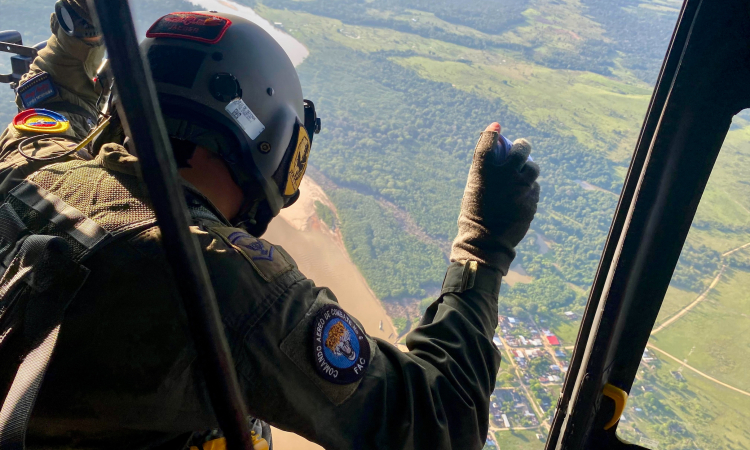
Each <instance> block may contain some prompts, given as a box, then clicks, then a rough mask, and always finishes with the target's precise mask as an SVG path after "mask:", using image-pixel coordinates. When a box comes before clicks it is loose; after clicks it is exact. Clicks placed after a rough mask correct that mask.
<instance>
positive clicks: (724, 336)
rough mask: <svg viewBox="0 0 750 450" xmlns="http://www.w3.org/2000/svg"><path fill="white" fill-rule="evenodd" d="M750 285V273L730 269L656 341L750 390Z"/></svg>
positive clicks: (674, 354) (667, 349)
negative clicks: (749, 306) (706, 294)
mask: <svg viewBox="0 0 750 450" xmlns="http://www.w3.org/2000/svg"><path fill="white" fill-rule="evenodd" d="M749 288H750V273H748V272H741V271H727V272H726V274H725V277H724V278H722V281H721V282H720V283H719V284H718V285H717V286H716V288H715V289H714V290H713V291H711V293H710V294H709V295H708V297H707V298H706V300H705V301H703V302H702V303H700V304H699V305H697V306H696V307H695V308H694V309H693V310H691V311H690V312H689V313H687V314H686V315H685V316H683V317H681V318H680V319H679V320H678V321H677V322H675V323H674V324H672V325H670V326H669V327H668V328H665V329H664V330H663V331H661V332H660V333H659V334H658V335H655V336H654V337H653V338H652V342H653V343H654V345H656V346H657V347H659V348H661V349H663V350H664V351H666V352H668V353H670V354H672V355H673V356H675V357H677V358H680V359H683V358H688V363H689V364H690V365H691V366H693V367H695V368H697V369H699V370H701V371H703V372H705V373H707V374H709V375H711V376H713V377H715V378H717V379H719V380H721V381H723V382H725V383H728V384H730V385H732V386H736V387H738V388H740V389H744V390H750V375H749V374H750V358H748V355H750V311H748V308H747V303H748V294H747V292H748V289H749ZM691 350H692V354H690V352H691ZM688 354H690V355H689V356H688ZM747 412H748V414H750V401H748V404H747Z"/></svg>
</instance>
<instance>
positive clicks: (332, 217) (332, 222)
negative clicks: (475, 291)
mask: <svg viewBox="0 0 750 450" xmlns="http://www.w3.org/2000/svg"><path fill="white" fill-rule="evenodd" d="M314 205H315V213H316V214H317V215H318V218H320V220H321V221H322V222H323V223H324V224H326V225H327V226H328V228H330V229H331V230H335V229H336V214H334V212H333V211H331V208H329V207H328V206H326V205H324V204H323V203H321V202H319V201H318V200H315V204H314Z"/></svg>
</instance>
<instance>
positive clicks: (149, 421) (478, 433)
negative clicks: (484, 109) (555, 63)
mask: <svg viewBox="0 0 750 450" xmlns="http://www.w3.org/2000/svg"><path fill="white" fill-rule="evenodd" d="M65 1H66V2H67V3H66V4H65V5H64V6H65V7H66V8H68V7H71V5H73V6H75V8H72V9H70V8H68V11H70V10H72V11H75V12H77V13H78V16H79V17H80V18H85V17H86V9H85V3H83V2H80V1H76V0H65ZM89 20H90V19H89ZM84 21H85V20H84ZM68 28H69V27H68ZM68 28H65V29H64V27H61V26H60V23H59V20H58V19H56V18H54V17H53V26H52V29H53V32H54V36H53V37H52V38H50V40H49V42H48V46H47V49H45V50H43V51H41V52H40V54H39V56H38V57H37V59H36V61H35V62H34V65H33V67H32V72H31V73H30V74H29V76H28V77H27V78H25V80H24V81H27V82H28V81H29V80H35V79H36V80H38V79H37V78H35V77H39V76H40V74H47V75H46V76H44V75H42V77H44V80H42V81H37V83H39V84H43V86H42V87H43V89H40V90H39V93H40V96H38V97H34V96H29V98H31V101H32V103H33V104H26V103H23V98H22V99H21V103H22V105H21V106H22V109H24V111H22V112H20V113H19V115H18V116H16V119H15V120H14V122H13V123H12V124H11V125H10V126H9V127H8V129H7V130H6V131H5V132H4V133H3V135H2V137H1V138H0V151H2V153H1V154H0V155H1V156H2V165H0V187H1V188H2V189H1V190H0V194H2V199H3V200H4V201H5V203H3V204H2V205H0V217H2V218H3V219H2V220H4V221H7V223H13V224H16V226H15V227H5V228H13V229H14V230H23V231H22V232H18V231H16V237H15V238H16V239H19V240H20V239H24V238H27V239H30V237H29V236H31V237H34V236H36V235H41V234H44V233H47V234H54V235H55V236H56V237H57V238H59V240H64V241H65V242H66V243H67V244H68V246H69V247H70V249H71V250H70V252H71V254H74V255H77V256H76V258H77V259H75V264H76V265H75V267H76V269H75V270H77V271H79V272H81V271H82V272H85V274H86V276H85V277H83V278H85V281H84V282H82V283H81V284H80V286H78V288H77V290H76V292H75V293H74V297H73V298H72V300H70V302H69V304H68V305H67V309H66V310H65V314H64V321H63V322H62V326H61V327H60V332H59V338H58V341H57V346H56V348H55V351H54V356H53V357H52V359H51V362H50V363H49V368H48V369H47V372H46V375H45V378H44V383H43V384H42V385H41V390H40V392H39V395H38V398H37V401H36V406H35V407H34V410H33V415H32V417H31V420H30V423H29V425H28V433H27V439H26V443H27V446H28V447H29V448H32V449H33V448H91V449H93V448H108V449H118V448H122V449H135V448H176V449H179V448H183V447H184V446H185V445H187V444H186V443H187V442H188V439H189V438H190V436H191V435H192V434H193V432H196V431H201V430H206V429H211V428H213V427H215V426H216V424H215V418H214V415H213V411H212V409H211V406H210V404H209V401H208V397H207V393H206V389H205V383H204V381H203V378H202V375H201V372H200V370H198V368H197V364H196V363H195V352H194V350H193V347H192V344H191V337H190V333H189V330H188V328H187V325H186V320H185V313H184V311H183V310H182V305H181V302H180V300H179V298H178V297H177V290H176V287H175V286H176V283H179V282H180V280H175V279H173V278H172V276H171V274H170V267H169V264H168V263H167V262H166V259H165V257H164V255H163V252H162V250H161V235H160V231H159V229H158V227H157V226H156V223H155V218H154V215H153V211H152V209H151V206H150V200H149V197H148V195H147V194H146V190H145V187H144V186H143V183H142V181H141V179H140V178H139V168H138V159H137V157H136V156H134V154H132V152H129V151H128V150H127V149H126V146H123V145H120V144H121V143H122V142H111V143H106V144H104V145H102V146H100V147H98V148H92V147H91V146H90V145H89V146H87V147H85V148H80V149H78V150H75V151H74V152H71V150H72V149H76V148H77V147H78V144H79V143H80V142H81V141H82V140H84V139H85V138H86V137H87V136H88V135H89V134H90V133H91V127H90V126H88V127H87V126H85V121H86V119H85V114H83V111H80V110H77V109H76V111H74V110H73V109H75V108H72V109H71V108H67V109H65V105H61V103H65V102H68V103H71V104H74V105H77V106H79V107H81V108H83V109H86V110H87V111H88V112H89V113H91V114H94V113H96V98H98V94H97V91H96V90H95V89H97V88H96V86H95V84H94V83H93V82H91V81H90V80H91V78H92V75H93V72H92V71H93V68H94V67H96V66H97V65H98V62H99V61H98V58H99V57H100V55H101V47H100V46H98V44H96V43H95V42H91V41H89V42H86V41H84V40H83V39H84V38H81V37H76V36H69V35H68V34H67V33H66V30H67V31H69V30H68ZM147 36H148V37H147V39H146V40H145V41H144V42H143V44H142V51H143V52H144V54H145V55H146V56H147V57H148V59H149V62H150V66H151V71H152V73H153V76H154V80H155V82H156V86H157V91H158V93H159V98H160V103H161V107H162V111H163V113H164V116H165V123H166V126H167V129H168V132H169V135H170V138H171V140H172V144H173V148H174V150H175V158H176V160H177V163H178V166H179V170H180V174H181V175H182V178H183V179H184V180H185V183H184V184H185V195H186V199H187V203H188V205H189V208H190V211H191V215H192V220H193V223H192V226H191V231H192V233H193V234H194V235H195V236H196V237H197V239H198V241H199V243H200V246H201V248H202V250H203V255H204V258H205V260H206V264H207V267H208V270H209V273H210V276H211V280H212V282H213V286H214V289H215V291H216V296H217V299H218V302H219V307H220V310H221V314H222V317H223V323H224V327H225V332H226V335H227V339H228V341H229V344H230V347H231V350H232V354H233V357H234V360H235V363H236V369H237V373H238V376H239V380H240V383H241V386H242V388H243V392H244V395H245V397H246V400H247V403H248V406H249V410H250V413H251V414H252V415H253V416H255V417H258V418H261V419H263V420H264V421H266V422H268V423H270V424H273V425H274V426H277V427H279V428H281V429H285V430H289V431H292V432H295V433H297V434H300V435H302V436H304V437H306V438H307V439H309V440H311V441H314V442H316V443H318V444H320V445H322V446H323V447H325V448H327V449H332V450H337V449H342V450H343V449H383V448H399V449H430V450H434V449H450V448H453V449H479V448H482V446H483V445H484V442H485V439H486V436H487V430H488V419H489V417H488V415H489V398H490V395H491V393H492V391H493V390H494V387H495V375H496V373H497V371H498V368H499V364H500V353H499V351H498V350H497V348H496V347H495V346H494V345H493V343H492V337H493V335H494V332H495V328H496V326H497V299H498V294H499V288H500V280H501V278H502V277H503V276H504V275H505V274H506V273H507V271H508V269H509V266H510V264H511V261H512V260H513V258H514V256H515V251H514V247H515V246H516V245H517V244H518V242H520V240H521V239H522V238H523V237H524V235H525V233H526V231H527V230H528V228H529V225H530V223H531V220H532V219H533V216H534V214H535V211H536V205H537V202H538V198H539V185H538V184H537V183H536V181H535V180H536V178H537V176H538V173H539V172H538V170H539V169H538V167H537V166H536V165H535V164H534V163H532V162H529V161H527V157H528V155H529V152H530V145H529V144H528V143H527V142H526V141H524V140H520V141H517V142H516V143H515V144H514V145H513V147H512V149H511V150H510V153H509V155H508V156H507V158H506V159H505V160H504V161H503V162H498V161H497V160H496V155H495V153H494V149H495V148H496V147H497V140H498V136H499V133H500V126H499V125H498V124H497V123H494V124H492V125H490V126H489V127H488V128H487V129H486V130H485V131H484V132H482V133H481V135H480V138H479V142H478V143H477V146H476V148H475V150H474V158H473V163H472V165H471V168H470V171H469V177H468V181H467V184H466V189H465V191H464V196H463V201H462V204H461V209H460V215H459V220H458V236H457V237H456V240H455V241H454V243H453V249H452V253H451V263H450V265H449V266H448V268H447V271H446V275H445V280H444V283H443V287H442V291H441V293H440V295H439V297H438V298H437V299H436V300H435V302H434V303H433V304H432V305H431V306H430V307H429V308H428V309H427V312H426V313H425V316H424V317H423V318H422V320H421V322H420V325H419V327H417V328H416V329H415V330H413V331H412V332H411V333H410V334H409V335H408V337H407V339H406V345H407V347H408V348H409V351H408V352H402V351H400V350H399V349H397V348H396V347H395V346H393V345H391V344H390V343H388V342H385V341H383V340H380V339H375V338H372V337H370V336H368V335H367V333H366V332H365V331H364V329H363V328H362V326H361V325H360V323H359V322H358V321H357V320H356V318H354V317H352V316H351V315H349V314H348V313H347V312H346V311H345V310H343V309H342V308H341V307H340V306H339V305H338V303H337V300H336V297H335V296H334V293H333V292H331V291H330V290H329V289H327V288H324V287H317V286H316V285H315V284H314V283H313V281H312V280H309V279H307V278H305V276H304V275H303V274H302V273H300V272H299V270H298V269H297V266H296V265H295V263H294V261H293V260H292V258H291V257H290V256H289V254H287V253H286V252H285V251H284V249H282V248H281V247H279V246H276V245H273V244H271V243H269V242H267V241H265V240H262V239H259V237H260V235H262V234H263V232H264V231H265V228H266V226H267V225H268V223H269V221H270V220H271V219H272V218H273V217H274V216H276V215H277V214H278V212H279V210H280V209H281V208H283V207H285V206H288V205H290V204H291V203H293V202H294V200H295V199H296V198H297V197H298V195H299V184H300V181H301V179H302V176H303V175H304V172H305V168H306V165H307V160H308V156H309V152H310V147H311V143H312V138H313V135H314V133H315V131H316V130H317V129H318V127H319V122H318V121H317V120H316V118H315V115H314V106H313V105H312V103H310V102H306V101H304V100H303V97H302V90H301V87H300V83H299V80H298V78H297V74H296V71H295V69H294V67H293V65H292V63H291V62H290V60H289V58H288V57H287V56H286V54H285V53H284V51H283V49H281V47H280V46H279V45H278V44H277V43H276V42H275V41H274V40H273V38H272V37H271V36H269V35H268V34H267V33H266V32H264V31H263V30H262V29H261V28H260V27H258V26H256V25H254V24H252V23H251V22H249V21H247V20H245V19H243V18H240V17H237V16H234V15H229V14H217V13H208V12H200V13H173V14H169V15H167V16H165V17H162V18H161V19H159V20H158V21H157V22H156V23H155V24H154V25H153V26H152V27H151V28H150V29H149V32H148V34H147ZM24 86H25V85H24V84H23V83H22V84H21V86H20V88H19V92H20V94H19V97H22V96H23V92H26V90H24ZM50 86H51V87H50ZM45 89H47V93H45V91H44V90H45ZM52 91H54V95H50V92H52ZM119 95H126V93H123V92H120V93H119ZM45 96H48V98H44V97H45ZM50 104H54V105H57V106H56V108H57V109H55V108H53V107H51V106H49V105H50ZM29 111H31V112H29ZM40 136H41V137H40ZM30 138H32V139H31V140H29V139H30ZM19 144H20V145H19ZM136 150H137V149H136ZM60 155H64V156H61V157H60V158H58V159H54V160H51V159H50V157H52V156H60ZM29 157H32V158H36V159H32V158H29ZM457 206H458V205H457ZM70 223H73V224H74V226H69V225H68V224H70ZM0 228H3V227H0ZM3 233H5V234H7V233H9V232H8V231H7V230H0V234H3ZM19 236H21V237H19ZM0 237H2V238H3V239H6V240H9V239H10V238H9V237H7V236H4V235H3V236H0ZM0 242H2V243H3V247H2V248H0V257H1V259H2V260H3V261H4V262H3V267H6V266H7V267H8V268H7V269H6V270H5V271H6V275H7V274H8V273H16V272H13V270H16V268H17V267H16V266H14V265H13V264H14V262H15V261H17V260H18V259H19V258H18V257H14V256H13V252H16V251H19V250H15V248H16V247H19V246H16V247H14V246H12V245H11V246H7V245H5V244H4V243H5V241H4V240H0ZM80 255H85V256H80ZM404 257H405V258H409V255H408V254H407V255H404ZM8 261H11V262H10V263H8ZM45 271H54V266H45V268H44V269H43V270H41V271H40V272H39V274H41V275H44V274H45V273H46V272H45ZM18 273H20V272H18ZM34 273H36V272H34ZM69 273H70V274H74V273H78V272H75V271H71V272H69ZM71 276H72V275H71ZM9 278H10V277H9V276H3V278H2V279H0V292H2V290H1V289H2V285H1V284H2V283H3V282H5V281H6V280H7V279H9ZM34 280H36V278H34ZM36 281H38V280H36ZM36 281H34V282H36ZM27 282H28V283H31V281H27ZM35 286H37V288H38V285H35ZM40 289H41V288H40ZM3 301H6V302H7V301H8V299H7V298H0V302H3ZM2 306H3V304H2V303H0V307H2ZM1 325H2V322H0V326H1ZM1 332H2V330H0V333H1ZM11 338H12V336H11ZM11 342H12V340H11ZM2 350H3V349H2V347H0V356H2V353H1V352H2ZM7 366H8V365H6V364H0V386H3V384H2V382H3V381H7V380H8V379H12V374H8V373H4V372H7ZM4 368H5V369H4ZM9 377H10V378H9ZM6 389H7V388H6ZM0 392H3V391H0ZM0 395H2V394H0ZM160 446H161V447H160Z"/></svg>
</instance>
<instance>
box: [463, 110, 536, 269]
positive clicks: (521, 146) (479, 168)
mask: <svg viewBox="0 0 750 450" xmlns="http://www.w3.org/2000/svg"><path fill="white" fill-rule="evenodd" d="M499 133H500V126H499V125H497V124H492V125H490V126H489V127H487V131H484V132H483V133H482V134H481V136H480V138H479V142H477V146H476V148H475V149H474V161H473V162H472V165H471V169H470V170H469V179H468V181H467V182H466V189H465V190H464V197H463V201H462V203H461V213H460V215H459V216H458V235H457V236H456V239H455V240H454V241H453V248H452V251H451V258H450V260H451V262H454V261H462V260H470V261H477V262H479V263H482V264H485V265H487V266H490V267H493V268H496V269H499V270H500V272H501V273H502V274H503V275H506V274H507V273H508V270H509V268H510V263H511V262H512V261H513V258H515V256H516V252H515V247H516V245H518V243H519V242H521V239H523V238H524V236H525V235H526V232H527V231H528V229H529V226H530V225H531V221H532V219H533V218H534V214H535V213H536V208H537V203H538V202H539V184H538V183H537V182H536V179H537V177H538V176H539V166H537V165H536V164H535V163H533V162H531V161H528V157H529V154H530V153H531V144H530V143H529V142H528V141H527V140H525V139H518V140H516V141H515V143H514V144H513V147H512V148H511V150H510V152H509V154H508V156H507V157H506V158H505V160H503V161H502V162H501V163H498V162H497V158H498V156H497V155H496V153H495V151H494V150H495V149H496V148H497V145H498V143H497V142H498V135H499Z"/></svg>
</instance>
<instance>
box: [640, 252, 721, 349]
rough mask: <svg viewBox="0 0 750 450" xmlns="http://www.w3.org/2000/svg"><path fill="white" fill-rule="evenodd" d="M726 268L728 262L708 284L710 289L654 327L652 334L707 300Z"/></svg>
mask: <svg viewBox="0 0 750 450" xmlns="http://www.w3.org/2000/svg"><path fill="white" fill-rule="evenodd" d="M726 268H727V266H726V264H724V265H723V266H721V270H720V271H719V274H718V275H716V278H714V280H713V281H712V282H711V284H710V285H709V286H708V289H706V290H705V291H703V293H701V295H699V296H698V298H696V299H695V300H693V302H692V303H690V304H689V305H687V306H686V307H684V308H682V309H681V310H679V311H677V313H676V314H675V315H673V316H672V317H670V318H669V319H667V320H666V321H664V323H662V324H661V325H659V326H658V327H656V328H654V329H653V331H651V336H653V335H655V334H656V333H658V332H660V331H661V330H663V329H664V328H666V327H668V326H670V325H672V324H673V323H674V322H675V321H676V320H677V319H679V318H680V317H682V316H684V315H685V314H687V313H688V312H690V310H691V309H693V308H695V307H696V306H698V304H699V303H700V302H702V301H703V300H705V299H706V297H708V294H709V293H710V292H711V290H712V289H713V288H715V287H716V285H717V284H719V280H721V276H722V275H723V274H724V269H726Z"/></svg>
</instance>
